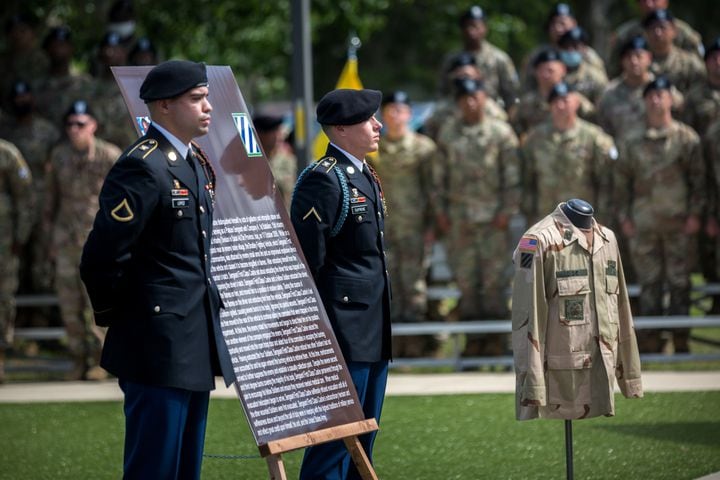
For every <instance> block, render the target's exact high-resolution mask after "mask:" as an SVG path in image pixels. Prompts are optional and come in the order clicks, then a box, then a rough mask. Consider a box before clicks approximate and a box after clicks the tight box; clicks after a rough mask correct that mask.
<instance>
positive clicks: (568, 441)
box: [565, 420, 574, 480]
mask: <svg viewBox="0 0 720 480" xmlns="http://www.w3.org/2000/svg"><path fill="white" fill-rule="evenodd" d="M565 470H566V472H567V480H573V477H574V472H573V438H572V420H565Z"/></svg>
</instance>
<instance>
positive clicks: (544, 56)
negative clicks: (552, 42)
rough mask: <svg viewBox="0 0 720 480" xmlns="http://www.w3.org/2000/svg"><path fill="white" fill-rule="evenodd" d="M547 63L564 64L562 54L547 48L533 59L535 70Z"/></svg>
mask: <svg viewBox="0 0 720 480" xmlns="http://www.w3.org/2000/svg"><path fill="white" fill-rule="evenodd" d="M547 62H562V60H561V59H560V52H558V51H557V50H555V49H554V48H547V49H545V50H543V51H541V52H540V53H538V54H537V55H536V56H535V58H533V61H532V66H533V68H536V67H537V66H538V65H542V64H543V63H547Z"/></svg>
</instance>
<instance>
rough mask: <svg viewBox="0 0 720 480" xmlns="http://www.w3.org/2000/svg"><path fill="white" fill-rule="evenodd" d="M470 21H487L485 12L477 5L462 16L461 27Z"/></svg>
mask: <svg viewBox="0 0 720 480" xmlns="http://www.w3.org/2000/svg"><path fill="white" fill-rule="evenodd" d="M468 20H482V21H483V22H484V21H485V12H483V9H482V8H480V7H479V6H477V5H473V6H472V7H470V8H469V9H467V10H466V11H465V13H463V14H462V15H460V25H464V24H465V22H467V21H468Z"/></svg>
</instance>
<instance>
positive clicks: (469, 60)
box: [447, 52, 477, 72]
mask: <svg viewBox="0 0 720 480" xmlns="http://www.w3.org/2000/svg"><path fill="white" fill-rule="evenodd" d="M467 65H472V66H477V60H475V55H473V54H472V53H470V52H460V53H458V54H457V55H455V56H454V57H452V59H451V60H450V64H449V65H448V68H447V71H448V72H452V71H453V70H455V69H456V68H460V67H465V66H467Z"/></svg>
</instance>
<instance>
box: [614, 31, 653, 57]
mask: <svg viewBox="0 0 720 480" xmlns="http://www.w3.org/2000/svg"><path fill="white" fill-rule="evenodd" d="M633 50H646V51H648V52H649V51H650V47H649V46H648V43H647V40H645V37H642V36H640V35H638V36H637V37H633V38H631V39H630V40H628V41H627V42H625V43H623V45H622V47H620V58H622V57H624V56H625V54H626V53H628V52H631V51H633Z"/></svg>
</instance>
